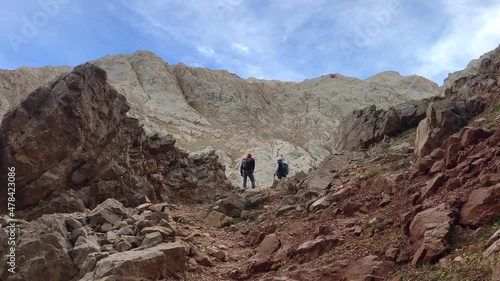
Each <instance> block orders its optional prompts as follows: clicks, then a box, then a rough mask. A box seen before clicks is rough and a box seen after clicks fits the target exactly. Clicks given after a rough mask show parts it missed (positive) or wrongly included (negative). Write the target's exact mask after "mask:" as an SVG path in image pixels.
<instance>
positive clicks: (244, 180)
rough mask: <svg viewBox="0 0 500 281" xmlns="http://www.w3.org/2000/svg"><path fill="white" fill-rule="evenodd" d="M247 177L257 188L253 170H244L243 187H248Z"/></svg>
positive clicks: (253, 186)
mask: <svg viewBox="0 0 500 281" xmlns="http://www.w3.org/2000/svg"><path fill="white" fill-rule="evenodd" d="M247 177H248V178H249V179H250V181H251V182H252V188H255V178H254V177H253V173H252V171H243V188H247Z"/></svg>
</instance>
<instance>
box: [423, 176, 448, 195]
mask: <svg viewBox="0 0 500 281" xmlns="http://www.w3.org/2000/svg"><path fill="white" fill-rule="evenodd" d="M444 179H445V178H444V175H443V174H438V175H436V176H435V177H434V178H432V179H431V180H429V181H428V182H427V184H426V186H425V187H424V188H422V190H421V191H420V201H422V200H424V199H425V198H428V197H429V196H431V195H433V194H436V193H437V191H438V189H439V188H440V187H441V186H442V185H443V183H444Z"/></svg>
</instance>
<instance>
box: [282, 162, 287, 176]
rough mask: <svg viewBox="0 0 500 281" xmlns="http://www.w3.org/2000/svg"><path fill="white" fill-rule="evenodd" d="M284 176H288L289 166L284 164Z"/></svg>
mask: <svg viewBox="0 0 500 281" xmlns="http://www.w3.org/2000/svg"><path fill="white" fill-rule="evenodd" d="M282 173H283V176H284V177H286V176H287V175H288V164H287V163H285V162H283V172H282Z"/></svg>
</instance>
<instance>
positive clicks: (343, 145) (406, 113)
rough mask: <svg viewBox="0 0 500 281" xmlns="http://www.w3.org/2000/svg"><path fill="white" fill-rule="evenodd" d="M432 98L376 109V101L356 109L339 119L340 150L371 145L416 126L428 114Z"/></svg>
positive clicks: (336, 136) (337, 143) (336, 138)
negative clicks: (427, 110) (386, 108)
mask: <svg viewBox="0 0 500 281" xmlns="http://www.w3.org/2000/svg"><path fill="white" fill-rule="evenodd" d="M428 104H429V101H427V100H421V101H408V102H404V103H401V104H399V105H397V106H395V107H392V108H390V109H388V110H383V109H377V108H376V106H375V105H372V106H369V107H366V108H364V109H360V110H354V111H353V112H352V113H351V114H350V115H348V116H347V117H345V118H344V119H343V120H342V122H341V123H340V125H339V127H338V129H337V132H336V134H335V144H334V146H335V148H336V149H337V150H357V149H360V148H369V147H370V146H371V145H372V144H374V143H376V142H379V141H381V140H382V139H383V138H384V136H386V135H387V136H393V135H395V134H397V133H400V132H402V131H405V130H407V129H410V128H412V127H416V126H417V125H418V123H419V122H420V120H422V119H424V118H425V112H426V109H427V106H428Z"/></svg>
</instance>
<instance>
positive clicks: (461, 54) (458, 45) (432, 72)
mask: <svg viewBox="0 0 500 281" xmlns="http://www.w3.org/2000/svg"><path fill="white" fill-rule="evenodd" d="M443 1H444V2H443V3H442V8H443V9H444V11H446V13H447V15H448V18H449V19H448V21H449V28H448V29H447V31H446V33H445V34H444V35H443V36H442V37H440V38H437V40H435V41H434V42H432V44H430V45H429V46H427V47H426V48H424V49H423V50H421V51H420V52H418V53H417V59H418V60H419V64H418V66H417V67H416V68H415V69H414V72H416V73H418V74H420V75H423V76H425V77H428V78H431V79H433V80H435V81H436V80H440V81H441V82H442V79H443V78H445V77H444V76H446V75H447V73H448V72H453V71H457V70H461V69H463V68H464V67H465V66H466V65H467V63H468V62H469V61H470V60H472V59H475V58H478V57H479V56H480V55H482V54H484V53H486V52H488V51H491V50H492V49H494V48H496V47H497V46H498V44H499V43H500V32H499V30H500V17H498V15H500V3H495V4H492V5H487V6H481V5H479V4H478V2H479V1H468V2H466V1H461V2H460V3H458V5H457V3H455V2H450V1H449V0H443Z"/></svg>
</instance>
